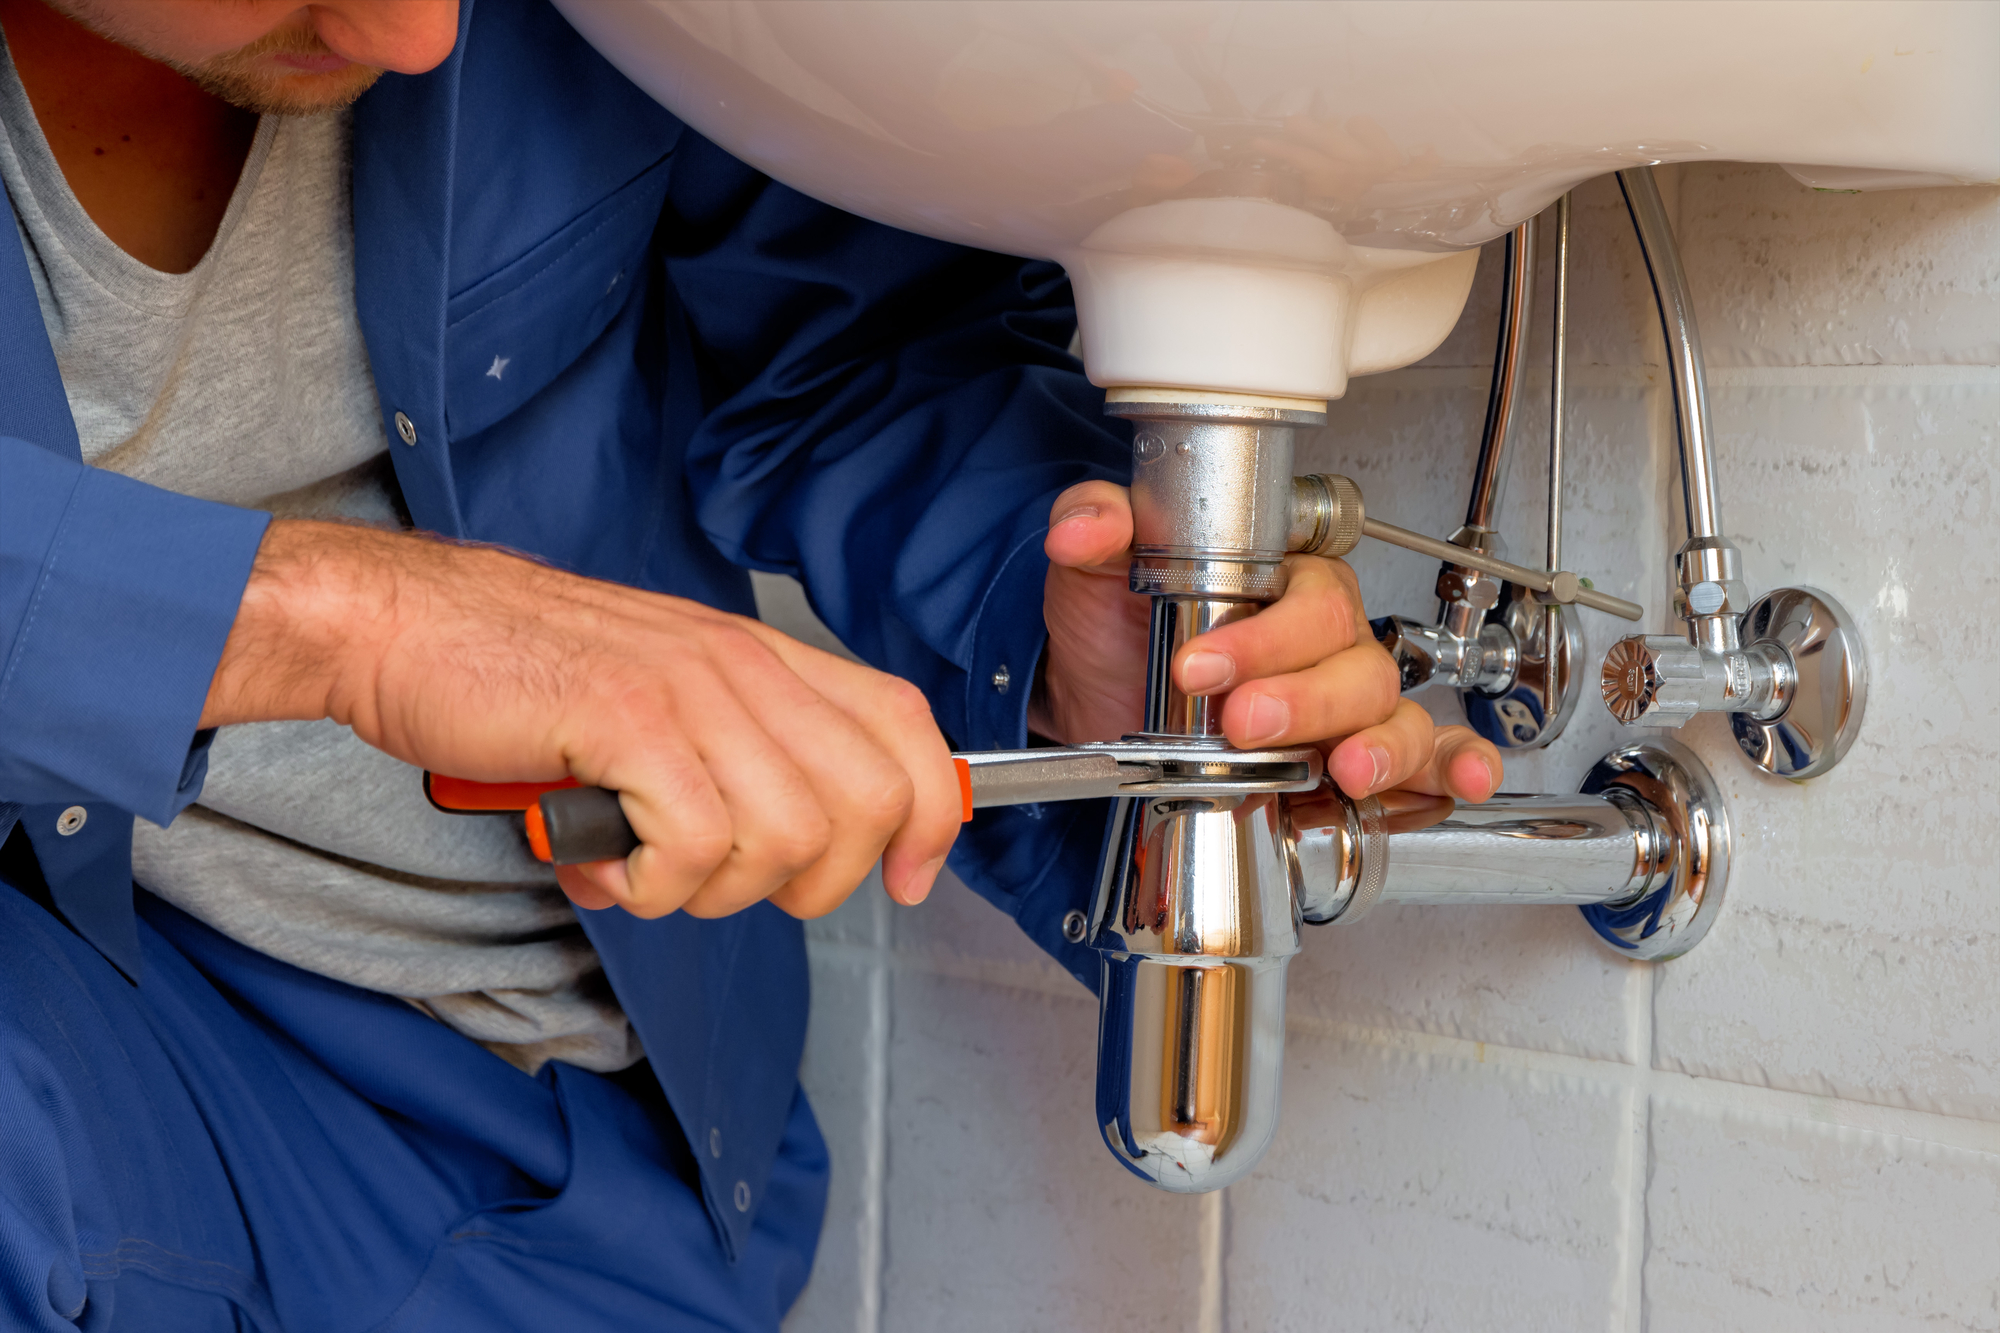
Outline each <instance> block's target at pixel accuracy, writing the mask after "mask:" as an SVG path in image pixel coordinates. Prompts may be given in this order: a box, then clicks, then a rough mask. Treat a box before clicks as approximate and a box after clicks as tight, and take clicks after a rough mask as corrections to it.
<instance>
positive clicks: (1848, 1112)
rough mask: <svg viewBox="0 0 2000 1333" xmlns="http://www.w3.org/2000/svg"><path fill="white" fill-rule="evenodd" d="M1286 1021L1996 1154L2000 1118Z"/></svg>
mask: <svg viewBox="0 0 2000 1333" xmlns="http://www.w3.org/2000/svg"><path fill="white" fill-rule="evenodd" d="M1285 1025H1286V1027H1287V1028H1289V1029H1291V1030H1293V1031H1296V1032H1305V1033H1310V1034H1312V1035H1314V1036H1317V1037H1321V1038H1323V1039H1327V1040H1332V1041H1338V1042H1344V1043H1347V1044H1349V1045H1354V1046H1370V1047H1375V1048H1377V1049H1380V1050H1389V1051H1397V1052H1401V1053H1404V1054H1409V1055H1416V1056H1422V1057H1427V1058H1430V1059H1438V1060H1451V1061H1456V1062H1458V1063H1461V1064H1467V1065H1481V1064H1484V1065H1496V1066H1499V1067H1500V1068H1503V1069H1510V1070H1516V1071H1519V1072H1523V1073H1531V1074H1543V1075H1549V1076H1553V1077H1558V1078H1568V1079H1574V1080H1576V1081H1578V1082H1583V1083H1594V1084H1597V1085H1599V1086H1600V1087H1610V1088H1624V1089H1633V1090H1635V1091H1644V1092H1646V1093H1647V1094H1649V1096H1650V1097H1652V1098H1666V1099H1670V1100H1673V1101H1677V1102H1683V1103H1687V1104H1690V1105H1698V1106H1704V1107H1707V1108H1709V1109H1711V1110H1718V1111H1721V1112H1724V1113H1725V1114H1737V1115H1743V1116H1751V1117H1763V1118H1768V1117H1773V1116H1775V1117H1780V1118H1783V1119H1788V1120H1796V1121H1800V1122H1804V1123H1808V1124H1814V1125H1824V1126H1827V1127H1830V1128H1834V1129H1847V1130H1856V1131H1860V1132H1862V1133H1866V1134H1873V1135H1877V1136H1880V1137H1885V1138H1901V1139H1909V1140H1912V1141H1914V1142H1918V1143H1927V1144H1935V1145H1937V1146H1939V1147H1944V1148H1956V1149H1959V1150H1962V1151H1965V1152H1975V1153H1981V1154H1984V1155H1986V1156H1990V1157H2000V1120H1981V1119H1977V1118H1975V1117H1971V1116H1957V1115H1948V1114H1946V1113H1944V1112H1942V1111H1922V1110H1918V1109H1916V1108H1915V1107H1909V1106H1889V1105H1885V1104H1883V1103H1880V1102H1857V1101H1849V1100H1847V1099H1845V1098H1840V1097H1828V1096H1824V1095H1821V1094H1818V1093H1810V1092H1793V1091H1791V1090H1789V1089H1786V1088H1773V1087H1769V1086H1767V1085H1764V1084H1756V1083H1738V1082H1734V1081H1732V1080H1729V1079H1722V1078H1703V1077H1700V1076H1698V1075H1694V1074H1682V1073H1678V1072H1676V1071H1673V1070H1666V1069H1645V1068H1642V1067H1634V1066H1632V1065H1629V1064H1627V1063H1625V1062H1624V1061H1623V1060H1599V1059H1596V1058H1594V1057H1592V1056H1587V1055H1569V1054H1565V1053H1563V1052H1559V1051H1538V1050H1534V1049H1532V1048H1529V1047H1521V1046H1506V1045H1501V1044H1497V1043H1494V1042H1489V1041H1479V1040H1476V1039H1474V1038H1471V1037H1448V1036H1442V1035H1440V1034H1437V1033H1432V1032H1418V1031H1415V1030H1413V1029H1409V1028H1395V1027H1369V1026H1365V1025H1363V1024H1358V1023H1341V1022H1337V1021H1334V1020H1330V1019H1320V1018H1312V1017H1306V1018H1290V1019H1287V1021H1286V1024H1285Z"/></svg>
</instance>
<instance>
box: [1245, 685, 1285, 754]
mask: <svg viewBox="0 0 2000 1333" xmlns="http://www.w3.org/2000/svg"><path fill="white" fill-rule="evenodd" d="M1291 725H1292V709H1291V705H1290V704H1287V703H1286V702H1285V701H1284V700H1283V699H1274V698H1272V697H1271V696H1270V695H1268V694H1259V695H1255V696H1253V697H1252V698H1251V700H1250V726H1249V732H1250V741H1251V744H1253V745H1255V744H1261V743H1262V742H1264V741H1267V740H1270V739H1271V738H1272V737H1274V736H1279V735H1282V734H1284V731H1285V729H1286V728H1287V727H1289V726H1291Z"/></svg>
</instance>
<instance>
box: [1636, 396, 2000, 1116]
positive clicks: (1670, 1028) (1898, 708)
mask: <svg viewBox="0 0 2000 1333" xmlns="http://www.w3.org/2000/svg"><path fill="white" fill-rule="evenodd" d="M1717 420H1718V423H1719V425H1718V429H1719V432H1720V434H1721V436H1722V441H1723V443H1724V445H1725V451H1724V454H1723V457H1724V460H1725V475H1727V476H1729V477H1731V478H1732V479H1733V480H1734V482H1735V483H1736V484H1735V486H1734V488H1733V494H1732V505H1731V510H1730V512H1729V517H1730V522H1731V523H1732V525H1736V524H1740V525H1741V527H1740V529H1739V530H1740V531H1742V532H1743V533H1745V534H1746V536H1745V540H1744V542H1743V546H1744V553H1745V557H1746V560H1747V561H1748V562H1749V564H1750V567H1751V573H1752V577H1753V579H1754V580H1755V581H1756V582H1757V584H1758V585H1759V586H1760V587H1768V586H1770V585H1772V584H1774V583H1778V582H1781V581H1798V582H1805V583H1812V584H1817V585H1819V586H1822V587H1825V588H1827V589H1829V590H1831V591H1832V592H1834V593H1835V594H1836V595H1837V596H1838V597H1839V598H1840V599H1841V600H1842V601H1843V602H1844V603H1845V604H1846V605H1847V607H1848V608H1849V610H1851V611H1852V612H1853V613H1854V614H1855V616H1856V618H1857V621H1858V623H1859V624H1860V626H1861V631H1862V635H1863V638H1864V640H1865V643H1866V645H1867V650H1868V654H1869V662H1870V672H1871V676H1872V681H1871V685H1870V691H1869V699H1868V713H1867V719H1866V722H1865V723H1864V726H1863V728H1862V731H1861V736H1860V740H1859V741H1858V742H1857V744H1856V746H1855V748H1854V750H1853V751H1852V752H1851V753H1850V754H1849V756H1848V757H1847V759H1846V760H1845V762H1844V763H1843V764H1842V766H1841V767H1840V768H1839V769H1837V770H1836V771H1835V772H1833V773H1831V774H1828V775H1827V776H1825V777H1823V778H1819V779H1816V780H1814V781H1812V782H1810V783H1806V784H1803V785H1798V784H1792V783H1786V782H1780V781H1775V780H1772V779H1768V778H1764V777H1762V776H1761V775H1758V774H1756V773H1755V771H1754V770H1752V769H1751V768H1750V767H1749V766H1748V765H1746V764H1744V763H1743V762H1742V761H1741V760H1740V759H1739V758H1738V757H1737V756H1736V755H1735V754H1734V753H1733V747H1732V746H1731V745H1730V742H1729V739H1728V733H1727V730H1726V728H1725V727H1724V726H1723V725H1722V720H1721V719H1719V718H1704V719H1700V720H1698V721H1697V723H1695V724H1694V725H1692V726H1690V727H1689V728H1688V731H1689V733H1690V739H1692V740H1694V741H1696V742H1697V744H1698V745H1699V747H1700V748H1701V750H1702V751H1703V753H1705V754H1707V755H1709V756H1710V759H1711V764H1712V766H1713V768H1714V771H1715V773H1716V775H1717V777H1718V778H1719V779H1721V781H1722V783H1723V787H1724V791H1725V793H1726V794H1727V796H1728V799H1729V802H1730V806H1731V816H1732V818H1733V819H1734V820H1735V823H1736V830H1737V857H1736V866H1735V869H1734V870H1733V871H1732V875H1731V881H1730V887H1729V901H1728V906H1727V909H1726V911H1725V913H1724V915H1723V917H1722V918H1721V921H1720V924H1719V925H1718V927H1717V929H1716V932H1715V933H1714V935H1713V936H1711V938H1710V939H1709V940H1708V941H1706V942H1704V943H1703V944H1702V946H1701V947H1700V948H1699V949H1697V950H1695V951H1694V953H1692V954H1690V955H1689V956H1688V957H1686V958H1683V959H1680V960H1678V961H1676V962H1674V963H1672V964H1669V965H1668V966H1667V968H1666V970H1665V971H1664V973H1663V975H1662V982H1661V989H1660V992H1659V995H1658V1000H1657V1005H1658V1017H1657V1029H1658V1050H1659V1058H1660V1062H1661V1064H1662V1065H1663V1066H1664V1067H1666V1068H1671V1069H1679V1070H1684V1071H1687V1072H1691V1073H1698V1074H1702V1075H1705V1076H1709V1077H1719V1078H1729V1079H1733V1080H1737V1081H1742V1082H1751V1083H1755V1082H1769V1083H1771V1084H1773V1085H1775V1086H1779V1087H1785V1088H1793V1089H1800V1090H1804V1091H1808V1092H1815V1093H1828V1094H1833V1095H1840V1096H1849V1097H1856V1098H1860V1099H1863V1100H1866V1101H1874V1102H1887V1103H1891V1104H1900V1105H1910V1106H1915V1107H1919V1108H1923V1109H1928V1110H1936V1111H1942V1112H1946V1113H1948V1114H1957V1115H1976V1116H1983V1117H1988V1118H1992V1117H1996V1116H2000V1011H1996V1010H1995V1008H1994V1006H1992V1005H1988V1004H1981V1003H1977V1002H1975V1001H1973V1000H1972V999H1971V998H1970V997H1975V996H1980V995H1983V994H1986V993H1988V992H1989V991H1990V989H1991V982H1992V978H1993V977H1994V976H1995V975H1996V974H2000V897H1996V895H1995V894H1994V893H1993V892H1992V890H1993V888H1994V885H1995V882H1996V881H1995V871H1994V865H1995V864H1996V857H1997V856H2000V793H1996V789H1995V786H1994V783H1993V780H1992V779H1993V774H1994V761H1993V756H1994V754H1995V753H1996V752H2000V709H1996V707H1995V705H1994V701H1993V698H1992V692H1991V690H1990V689H1989V688H1988V686H1987V685H1986V683H1985V674H1986V673H1985V672H1984V671H1983V669H1981V668H1978V667H1975V666H1974V665H1973V664H1983V663H1986V662H1991V661H1994V660H1996V658H2000V621H1996V620H1995V619H1994V618H1993V617H1992V616H1988V615H1984V614H1978V613H1969V612H1970V609H1971V608H1975V607H1979V606H1983V605H1984V604H1985V603H1986V602H1988V601H1990V600H1991V598H1992V595H1993V593H1994V592H1995V591H2000V526H1996V525H1995V523H1994V521H1993V519H1994V508H1993V506H1994V498H1995V489H1996V486H1995V472H1996V469H1997V468H2000V456H1997V455H1996V454H1995V451H1994V449H1993V446H1992V436H1993V429H1994V428H1993V425H1992V424H1991V423H1993V422H1994V421H1995V420H2000V387H1996V388H1993V389H1985V390H1973V389H1966V388H1950V389H1931V390H1926V389H1922V388H1905V389H1896V390H1888V389H1880V388H1870V389H1831V388H1821V389H1808V388H1791V389H1787V388H1774V387H1752V388H1744V389H1740V390H1731V391H1729V392H1727V393H1724V394H1721V395H1719V398H1718V402H1717Z"/></svg>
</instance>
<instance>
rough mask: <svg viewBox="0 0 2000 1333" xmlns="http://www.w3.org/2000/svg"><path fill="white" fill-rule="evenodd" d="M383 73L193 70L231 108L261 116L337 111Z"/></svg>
mask: <svg viewBox="0 0 2000 1333" xmlns="http://www.w3.org/2000/svg"><path fill="white" fill-rule="evenodd" d="M383 72H384V71H382V70H379V69H371V68H369V67H368V66H365V65H353V66H349V67H348V68H346V69H343V70H338V71H336V72H334V73H330V74H296V73H280V72H276V71H273V72H268V73H267V72H265V71H262V70H259V71H256V72H254V73H253V72H247V71H240V70H232V69H223V70H214V69H210V70H199V71H191V74H192V75H193V77H194V80H195V82H196V83H198V84H200V85H201V87H202V88H203V89H205V90H206V91H208V92H211V93H213V94H215V95H216V96H217V97H220V98H221V99H222V100H223V101H225V102H228V103H229V104H230V105H231V106H238V107H241V108H243V109H244V110H245V111H254V112H256V113H257V114H259V115H274V116H316V115H320V114H322V113H324V112H327V111H338V110H339V109H340V108H342V107H344V106H346V105H348V104H349V103H351V102H353V101H354V99H355V98H357V97H359V96H361V94H363V93H365V92H367V91H368V90H369V88H371V87H373V86H374V84H375V80H377V79H379V78H381V77H382V74H383Z"/></svg>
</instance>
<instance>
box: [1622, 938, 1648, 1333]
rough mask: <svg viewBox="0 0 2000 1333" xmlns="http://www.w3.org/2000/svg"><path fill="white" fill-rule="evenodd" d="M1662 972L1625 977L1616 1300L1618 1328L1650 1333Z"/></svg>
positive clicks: (1637, 967) (1636, 970)
mask: <svg viewBox="0 0 2000 1333" xmlns="http://www.w3.org/2000/svg"><path fill="white" fill-rule="evenodd" d="M1657 984H1658V973H1657V972H1656V971H1655V969H1653V968H1651V967H1647V966H1644V965H1642V964H1630V965H1628V966H1627V975H1626V978H1625V1064H1626V1067H1627V1068H1628V1069H1630V1070H1631V1071H1632V1072H1631V1075H1630V1084H1629V1086H1628V1087H1626V1088H1625V1090H1624V1093H1623V1099H1624V1111H1625V1133H1624V1134H1623V1135H1622V1136H1621V1137H1620V1139H1619V1141H1618V1167H1617V1182H1618V1183H1617V1191H1618V1198H1619V1202H1620V1203H1621V1204H1622V1205H1623V1215H1622V1217H1621V1218H1620V1219H1619V1222H1620V1225H1619V1235H1618V1276H1617V1284H1616V1288H1615V1297H1614V1300H1613V1303H1612V1319H1613V1323H1612V1328H1613V1330H1614V1333H1644V1330H1645V1327H1646V1223H1647V1215H1646V1203H1647V1199H1646V1192H1647V1186H1648V1184H1649V1183H1650V1181H1651V1178H1652V1154H1651V1140H1652V1122H1653V1097H1652V1083H1653V996H1654V994H1655V991H1654V987H1655V986H1656V985H1657Z"/></svg>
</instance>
